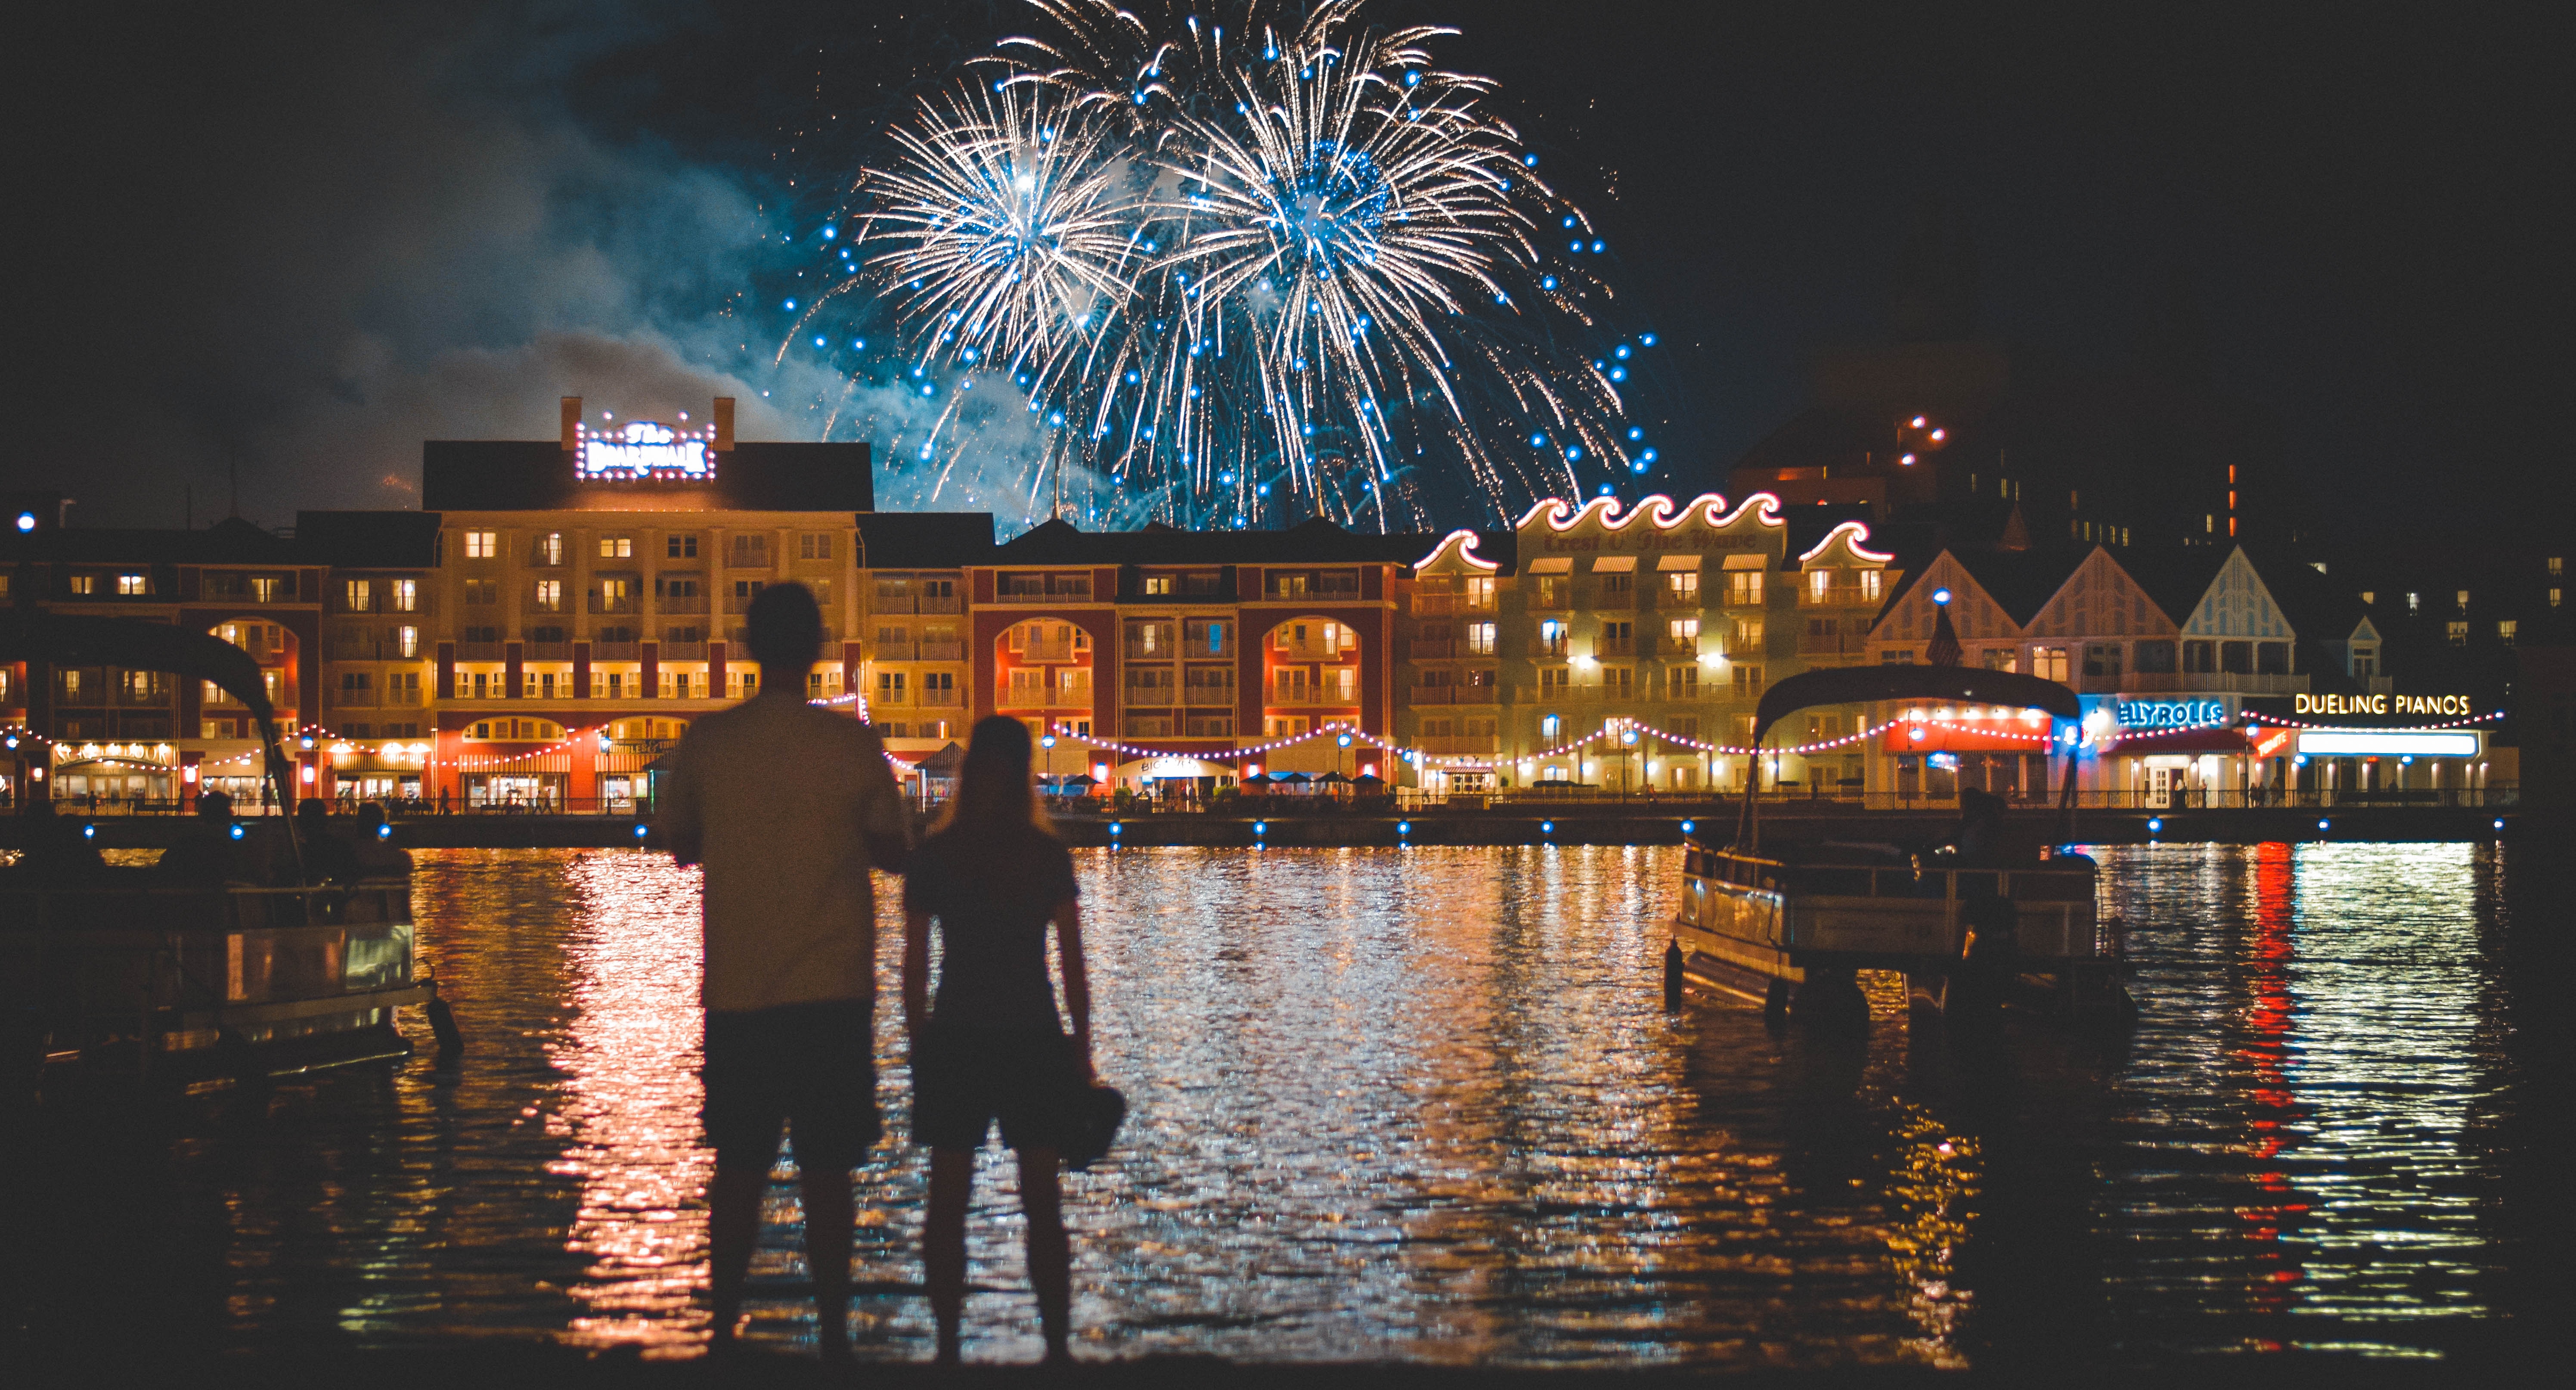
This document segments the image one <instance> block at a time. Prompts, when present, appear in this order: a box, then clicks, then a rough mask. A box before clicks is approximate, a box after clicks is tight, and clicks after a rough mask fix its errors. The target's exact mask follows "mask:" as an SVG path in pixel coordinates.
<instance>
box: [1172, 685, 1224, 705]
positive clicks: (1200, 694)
mask: <svg viewBox="0 0 2576 1390" xmlns="http://www.w3.org/2000/svg"><path fill="white" fill-rule="evenodd" d="M1181 703H1183V704H1185V705H1195V706H1198V707H1200V708H1202V709H1230V708H1232V707H1233V705H1234V687H1233V686H1230V685H1184V686H1182V687H1181Z"/></svg>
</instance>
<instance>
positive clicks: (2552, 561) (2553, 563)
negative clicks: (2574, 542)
mask: <svg viewBox="0 0 2576 1390" xmlns="http://www.w3.org/2000/svg"><path fill="white" fill-rule="evenodd" d="M2566 570H2567V557H2566V556H2564V555H2552V556H2550V557H2549V575H2550V577H2551V578H2552V579H2555V578H2557V577H2558V576H2559V575H2561V574H2563V573H2565V572H2566Z"/></svg>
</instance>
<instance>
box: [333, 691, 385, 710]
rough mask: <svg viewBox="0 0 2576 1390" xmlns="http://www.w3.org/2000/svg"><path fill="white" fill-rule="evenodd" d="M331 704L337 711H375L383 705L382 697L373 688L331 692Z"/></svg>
mask: <svg viewBox="0 0 2576 1390" xmlns="http://www.w3.org/2000/svg"><path fill="white" fill-rule="evenodd" d="M331 703H332V705H333V706H334V707H335V708H338V709H375V708H378V707H379V706H381V705H383V704H384V697H383V696H382V695H381V694H379V693H378V692H377V691H376V690H375V689H374V688H373V687H370V688H368V689H365V690H350V689H347V688H345V687H343V688H341V689H337V690H333V691H332V692H331Z"/></svg>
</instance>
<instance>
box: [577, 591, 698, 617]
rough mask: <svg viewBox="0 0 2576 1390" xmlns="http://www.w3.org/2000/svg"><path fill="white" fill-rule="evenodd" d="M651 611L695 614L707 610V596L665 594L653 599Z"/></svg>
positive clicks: (594, 610)
mask: <svg viewBox="0 0 2576 1390" xmlns="http://www.w3.org/2000/svg"><path fill="white" fill-rule="evenodd" d="M591 611H592V612H594V613H596V612H598V611H599V610H598V609H595V608H594V609H592V610H591ZM653 611H654V612H656V613H669V614H674V615H686V616H695V615H698V614H702V613H705V612H706V611H707V596H706V595H704V594H666V595H664V596H662V597H660V598H657V599H655V600H653Z"/></svg>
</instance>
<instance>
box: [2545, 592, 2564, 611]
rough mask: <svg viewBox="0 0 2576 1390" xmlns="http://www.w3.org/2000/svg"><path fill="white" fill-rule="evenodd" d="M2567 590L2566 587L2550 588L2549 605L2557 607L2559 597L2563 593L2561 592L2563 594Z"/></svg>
mask: <svg viewBox="0 0 2576 1390" xmlns="http://www.w3.org/2000/svg"><path fill="white" fill-rule="evenodd" d="M2565 592H2566V590H2564V589H2552V590H2550V591H2549V606H2550V607H2552V608H2555V607H2557V606H2558V598H2559V595H2561V594H2563V593H2565Z"/></svg>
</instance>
